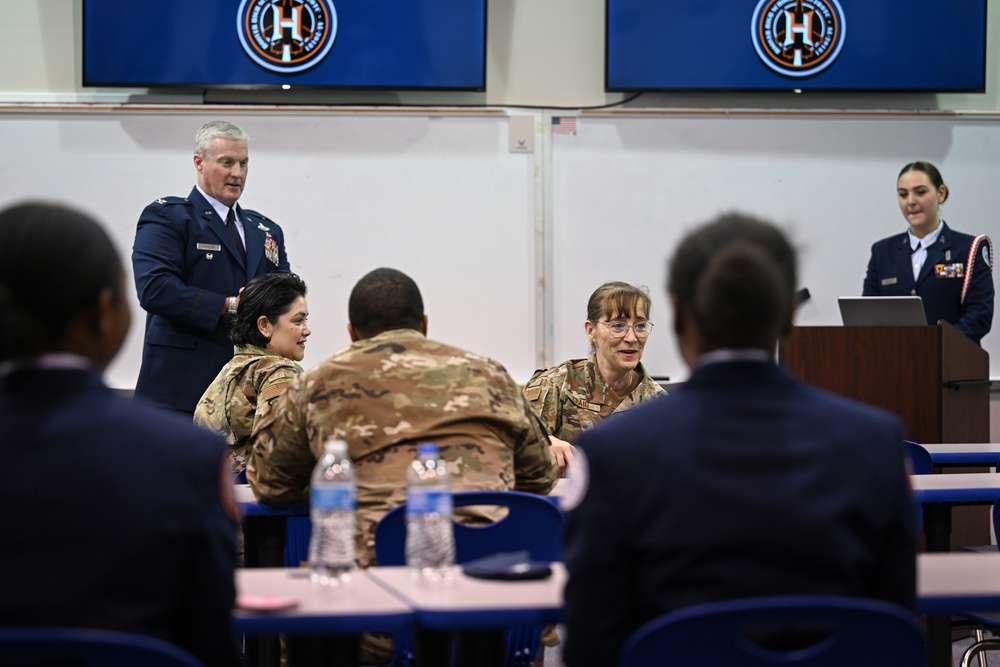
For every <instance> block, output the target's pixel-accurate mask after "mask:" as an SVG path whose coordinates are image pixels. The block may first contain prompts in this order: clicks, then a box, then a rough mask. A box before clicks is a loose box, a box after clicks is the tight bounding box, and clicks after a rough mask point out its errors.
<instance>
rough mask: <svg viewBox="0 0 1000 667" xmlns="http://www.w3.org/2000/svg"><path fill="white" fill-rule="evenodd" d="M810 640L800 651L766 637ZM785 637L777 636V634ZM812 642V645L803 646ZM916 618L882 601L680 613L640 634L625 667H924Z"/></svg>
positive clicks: (773, 603)
mask: <svg viewBox="0 0 1000 667" xmlns="http://www.w3.org/2000/svg"><path fill="white" fill-rule="evenodd" d="M796 632H797V633H798V637H799V638H800V639H801V640H803V641H800V642H797V643H796V645H795V646H794V648H793V647H792V645H791V644H787V643H786V644H785V645H783V646H780V647H779V645H778V644H772V643H771V642H768V641H764V642H762V641H760V639H759V638H760V637H763V636H768V637H772V638H775V639H777V638H778V637H781V638H782V639H785V640H788V639H789V637H790V636H795V635H789V633H796ZM775 633H778V634H775ZM806 637H808V638H809V641H804V640H805V638H806ZM925 643H926V639H925V637H924V633H923V631H922V630H921V629H920V627H919V626H918V625H917V621H916V617H915V615H914V614H913V613H912V612H910V611H907V610H906V609H903V608H902V607H899V606H897V605H894V604H890V603H888V602H884V601H881V600H869V599H865V598H853V597H843V596H824V595H795V596H776V597H760V598H745V599H739V600H728V601H725V602H713V603H709V604H703V605H698V606H695V607H689V608H686V609H681V610H678V611H674V612H671V613H668V614H664V615H663V616H660V617H659V618H656V619H653V620H652V621H650V622H649V623H647V624H646V625H644V626H642V627H641V628H639V629H638V630H636V631H635V632H634V633H633V634H632V636H631V637H629V639H628V640H627V641H626V643H625V645H624V646H623V648H622V651H621V653H620V654H619V660H618V667H653V666H656V667H659V665H664V664H668V663H669V664H671V665H679V666H681V667H685V666H687V665H700V664H706V660H707V661H708V662H709V663H711V664H716V665H740V667H773V666H775V665H782V666H788V665H794V666H796V667H843V666H844V665H851V667H868V666H871V667H884V665H894V666H895V667H924V666H925V665H926V664H927V656H926V648H925Z"/></svg>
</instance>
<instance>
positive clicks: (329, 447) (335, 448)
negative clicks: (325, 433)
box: [323, 438, 347, 454]
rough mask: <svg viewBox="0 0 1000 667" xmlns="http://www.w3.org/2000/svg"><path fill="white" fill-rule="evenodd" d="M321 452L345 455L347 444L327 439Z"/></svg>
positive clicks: (336, 439) (338, 440) (334, 439)
mask: <svg viewBox="0 0 1000 667" xmlns="http://www.w3.org/2000/svg"><path fill="white" fill-rule="evenodd" d="M323 451H325V452H335V453H344V454H346V453H347V443H346V442H345V441H343V440H340V439H338V438H328V439H327V441H326V442H324V443H323Z"/></svg>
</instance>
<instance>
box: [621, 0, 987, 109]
mask: <svg viewBox="0 0 1000 667" xmlns="http://www.w3.org/2000/svg"><path fill="white" fill-rule="evenodd" d="M606 1H607V5H606V11H607V35H606V37H607V41H606V53H605V55H606V60H605V65H606V69H605V74H606V79H605V88H606V89H607V90H609V91H707V90H727V91H763V90H816V91H820V90H822V91H852V92H859V91H879V92H885V91H897V92H904V91H905V92H982V91H984V90H985V85H986V78H985V77H986V3H987V0H948V2H940V0H878V1H873V0H606Z"/></svg>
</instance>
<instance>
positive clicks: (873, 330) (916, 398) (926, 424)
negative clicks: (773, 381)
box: [779, 324, 990, 443]
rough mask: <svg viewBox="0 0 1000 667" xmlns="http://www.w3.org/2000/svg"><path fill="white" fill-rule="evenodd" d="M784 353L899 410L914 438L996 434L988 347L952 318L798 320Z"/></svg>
mask: <svg viewBox="0 0 1000 667" xmlns="http://www.w3.org/2000/svg"><path fill="white" fill-rule="evenodd" d="M779 358H780V360H781V363H782V364H784V366H785V367H786V368H788V370H790V371H791V372H792V373H794V374H795V375H797V376H798V377H799V378H800V379H802V380H803V381H804V382H808V383H809V384H812V385H816V386H817V387H823V388H824V389H828V390H830V391H832V392H835V393H838V394H841V395H843V396H849V397H851V398H854V399H857V400H859V401H862V402H864V403H868V404H870V405H876V406H878V407H880V408H884V409H886V410H889V411H890V412H895V413H896V414H897V415H899V416H900V417H901V418H902V419H903V424H904V425H905V427H906V437H907V439H909V440H913V441H915V442H926V443H932V442H989V441H990V373H989V371H990V357H989V354H988V353H987V352H986V351H985V350H983V348H981V347H979V346H978V345H976V344H975V343H973V342H972V341H971V340H969V339H968V338H966V337H965V336H964V335H962V334H961V333H959V331H958V330H957V329H955V327H953V326H951V325H950V324H942V325H940V326H925V327H793V328H792V332H791V334H790V335H789V336H788V338H787V339H786V340H785V342H784V344H783V345H782V347H781V350H780V353H779Z"/></svg>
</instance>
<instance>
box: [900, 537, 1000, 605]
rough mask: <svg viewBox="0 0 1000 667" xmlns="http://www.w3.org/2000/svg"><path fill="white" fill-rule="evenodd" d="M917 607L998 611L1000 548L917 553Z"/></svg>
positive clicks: (999, 596) (999, 599) (999, 602)
mask: <svg viewBox="0 0 1000 667" xmlns="http://www.w3.org/2000/svg"><path fill="white" fill-rule="evenodd" d="M917 611H920V612H923V613H931V614H961V613H963V612H977V611H981V612H1000V551H998V552H997V553H995V554H982V553H961V552H956V553H945V554H930V553H925V554H920V555H919V556H918V557H917Z"/></svg>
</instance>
